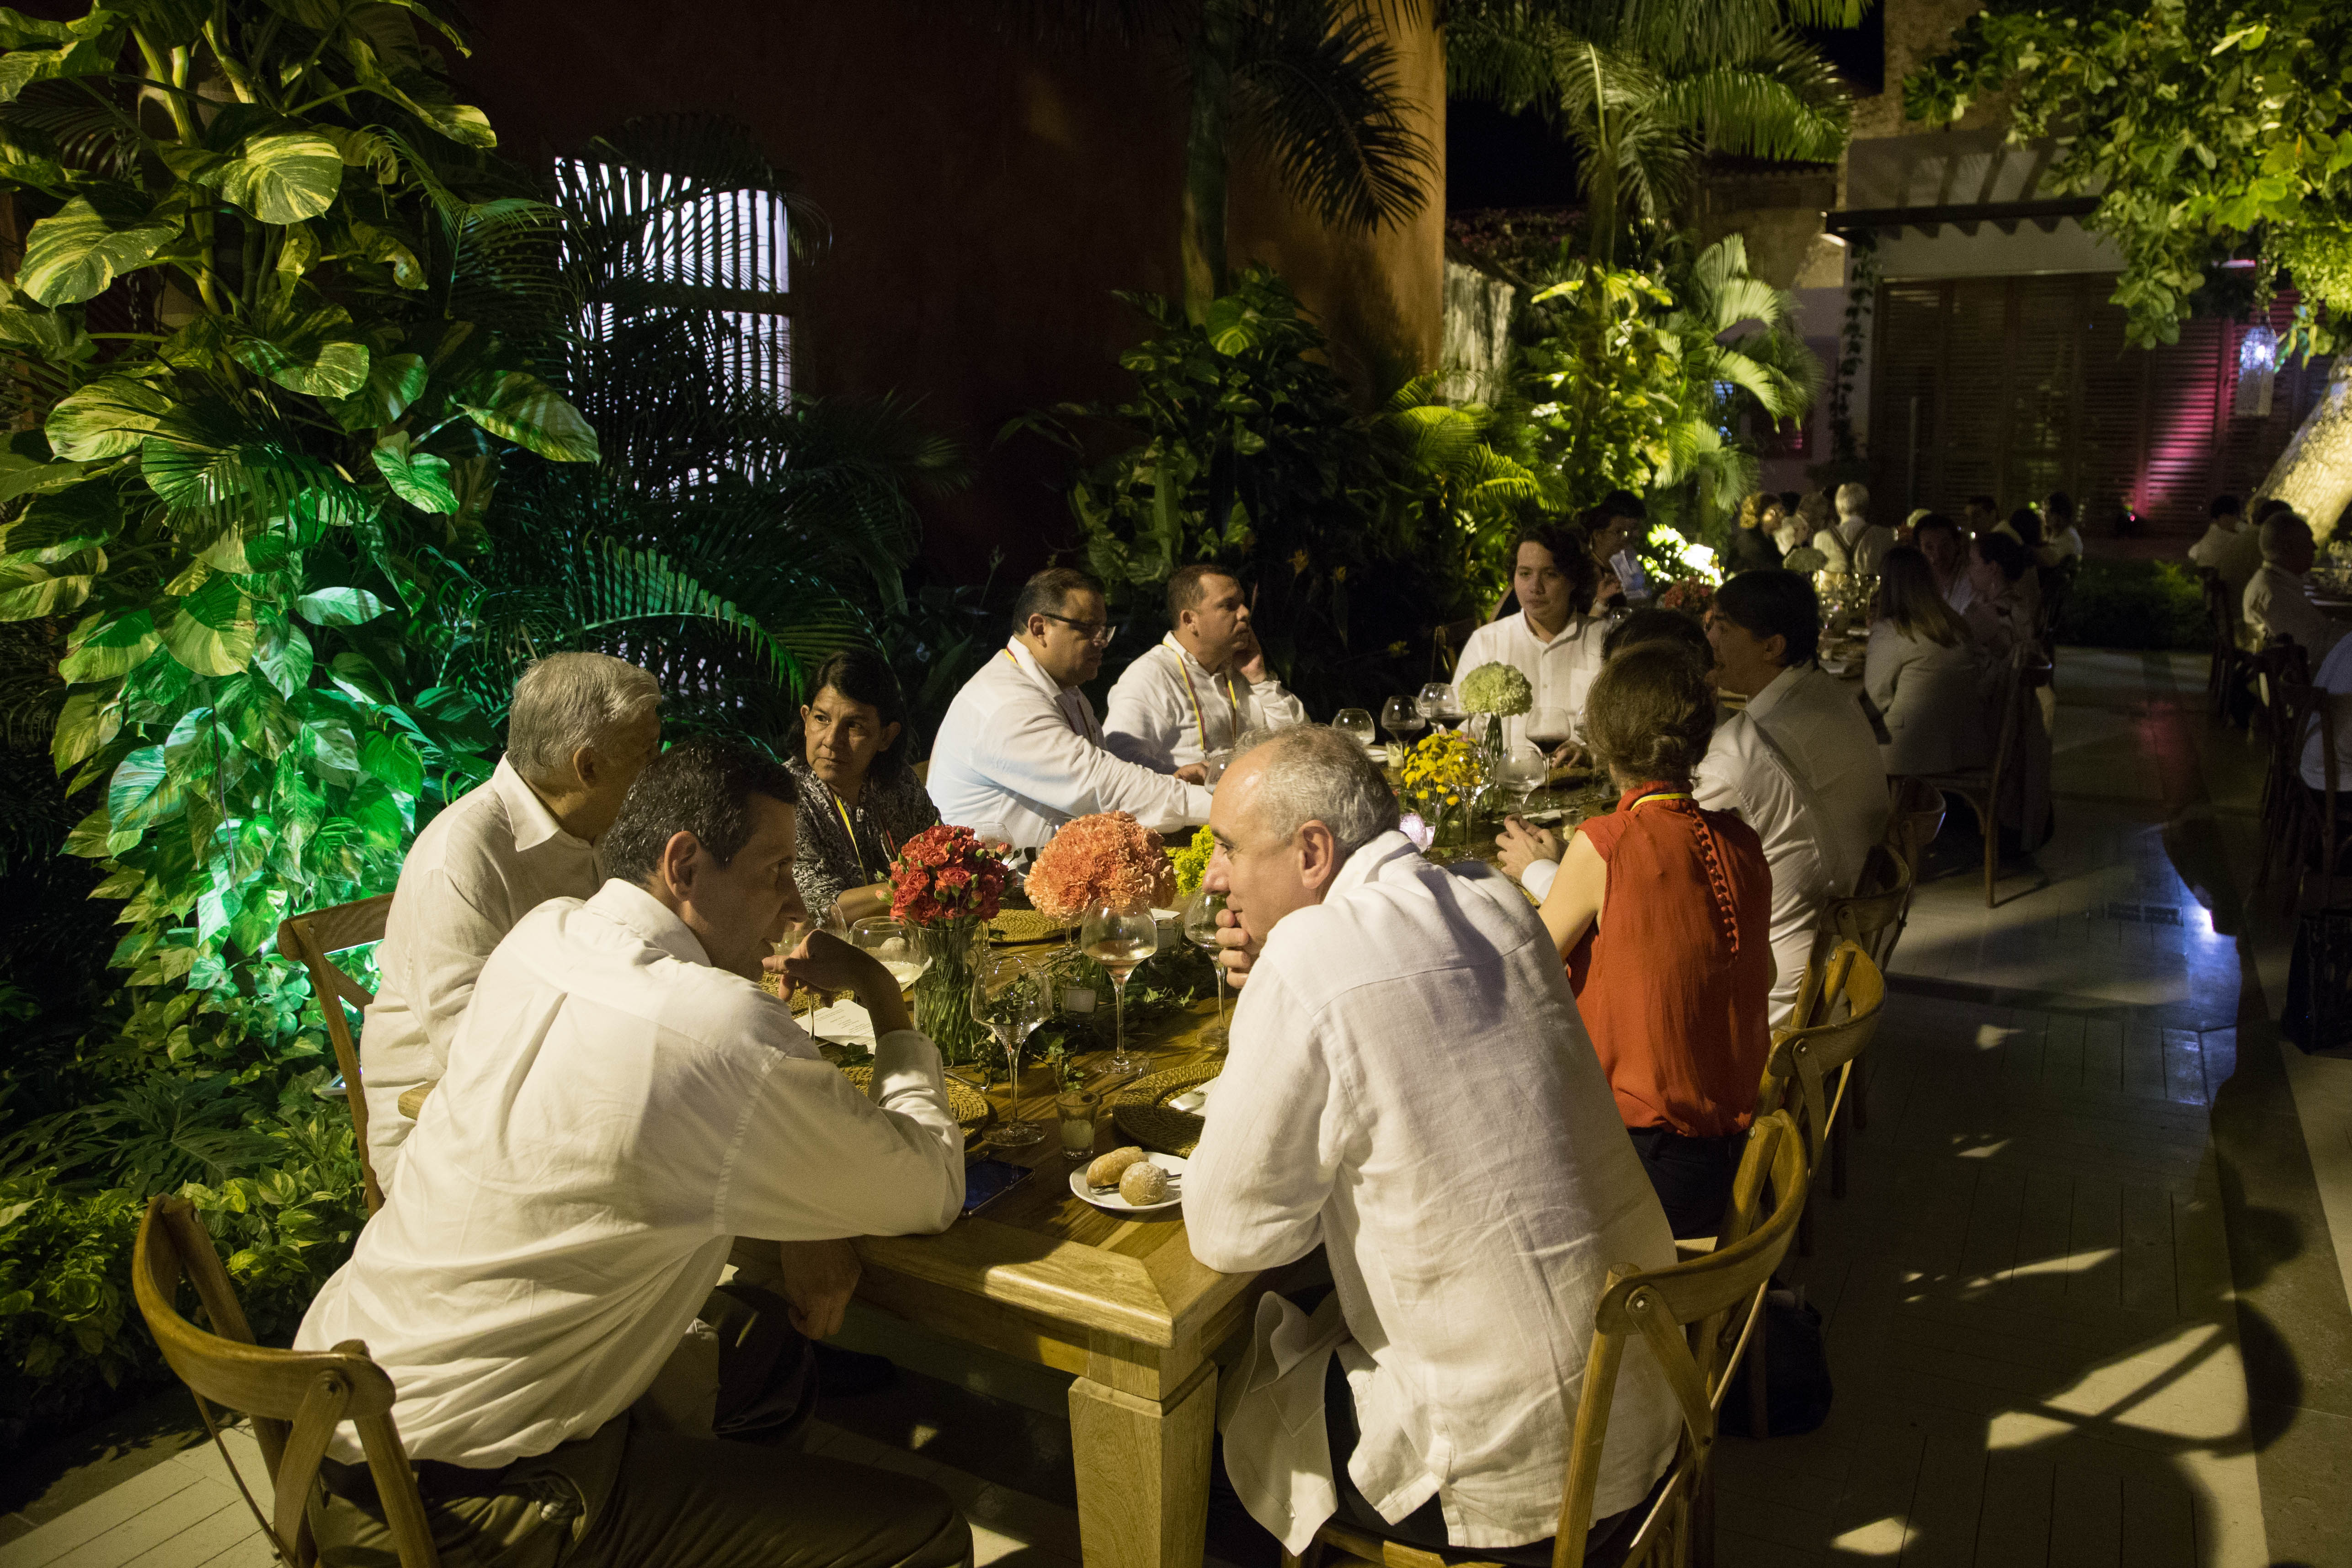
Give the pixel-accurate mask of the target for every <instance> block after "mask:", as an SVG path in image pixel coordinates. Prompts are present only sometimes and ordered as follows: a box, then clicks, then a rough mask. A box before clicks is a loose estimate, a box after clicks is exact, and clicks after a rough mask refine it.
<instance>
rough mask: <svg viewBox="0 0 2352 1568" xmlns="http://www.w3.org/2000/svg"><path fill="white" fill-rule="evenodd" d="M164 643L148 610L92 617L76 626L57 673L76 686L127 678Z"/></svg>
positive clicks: (62, 766) (63, 765)
mask: <svg viewBox="0 0 2352 1568" xmlns="http://www.w3.org/2000/svg"><path fill="white" fill-rule="evenodd" d="M162 644H163V636H162V634H161V633H159V632H157V631H156V629H155V617H154V616H152V614H150V613H149V612H147V611H145V610H133V611H131V612H130V613H129V614H128V615H121V616H114V617H112V618H111V619H106V618H103V617H101V616H95V615H93V616H88V617H86V618H85V619H84V620H83V621H82V623H81V625H79V626H76V627H75V628H74V630H73V635H72V636H71V637H68V639H67V643H66V646H67V649H68V652H67V654H66V657H65V658H64V660H63V662H61V663H60V664H59V665H58V674H59V675H61V676H63V677H64V678H65V679H67V680H68V681H70V682H75V683H79V682H82V681H89V680H106V679H110V678H112V677H114V676H118V675H127V674H129V673H130V672H131V670H132V669H134V668H138V667H139V666H140V665H142V664H143V663H145V662H146V660H147V656H148V655H149V654H151V653H153V652H154V651H155V649H156V648H157V647H161V646H162ZM83 755H88V753H87V752H85V753H83ZM79 760H80V758H79V757H77V758H76V759H75V761H77V762H79ZM66 766H67V764H66V763H58V772H59V773H63V772H64V771H65V770H66Z"/></svg>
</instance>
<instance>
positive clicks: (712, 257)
mask: <svg viewBox="0 0 2352 1568" xmlns="http://www.w3.org/2000/svg"><path fill="white" fill-rule="evenodd" d="M555 178H556V185H557V188H558V190H559V191H560V192H561V193H562V198H563V200H564V203H565V205H568V206H571V207H572V209H573V210H574V211H575V212H577V213H579V214H581V215H583V216H585V217H587V218H588V220H589V221H590V224H591V226H592V228H593V232H594V233H595V234H597V235H598V236H600V237H603V238H604V242H605V247H604V254H603V255H601V256H600V257H598V258H596V260H597V268H596V271H597V273H598V275H599V276H600V277H601V278H602V279H605V280H606V282H607V283H608V285H609V287H607V288H606V289H604V290H602V292H603V293H604V295H605V296H606V297H604V298H595V297H593V296H592V298H591V300H590V301H589V304H588V307H587V310H586V313H585V317H584V319H583V322H582V327H583V333H584V335H586V336H587V337H589V338H590V339H592V340H594V339H599V338H605V337H609V335H610V334H611V332H612V331H613V329H614V324H615V322H616V321H617V320H618V318H619V315H620V313H621V312H622V311H623V310H635V309H643V308H646V307H653V308H656V309H660V308H667V309H674V310H702V311H707V312H709V316H710V319H711V321H712V322H713V324H714V325H716V326H718V327H719V328H720V329H721V330H720V331H718V332H715V333H714V334H712V336H713V353H714V355H715V356H716V363H717V365H718V368H719V370H720V372H721V373H722V374H724V375H725V376H726V377H727V379H728V380H730V381H731V382H733V383H735V384H738V385H740V386H742V387H744V388H746V389H747V390H752V391H758V392H763V393H766V394H768V395H772V396H774V397H777V398H782V397H785V396H788V395H790V394H791V392H792V386H793V295H792V228H791V223H790V219H789V216H788V215H787V212H786V208H785V204H784V201H783V198H782V197H781V196H779V195H774V194H773V193H772V192H768V191H747V190H714V189H711V188H709V187H708V186H706V185H703V184H700V183H699V182H698V181H696V180H694V179H692V178H690V177H688V176H685V175H681V174H668V173H664V172H661V171H657V170H652V169H644V168H638V167H635V166H633V165H629V164H624V163H602V162H595V161H592V160H588V159H581V158H566V159H562V160H559V161H558V162H557V163H556V168H555Z"/></svg>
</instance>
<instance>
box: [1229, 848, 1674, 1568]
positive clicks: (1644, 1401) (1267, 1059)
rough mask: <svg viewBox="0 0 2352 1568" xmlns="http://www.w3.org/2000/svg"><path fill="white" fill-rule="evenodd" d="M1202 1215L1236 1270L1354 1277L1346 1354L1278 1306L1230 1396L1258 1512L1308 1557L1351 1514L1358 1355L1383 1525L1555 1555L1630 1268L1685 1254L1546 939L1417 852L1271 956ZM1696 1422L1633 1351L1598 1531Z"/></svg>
mask: <svg viewBox="0 0 2352 1568" xmlns="http://www.w3.org/2000/svg"><path fill="white" fill-rule="evenodd" d="M1184 1211H1185V1223H1186V1226H1187V1228H1188V1230H1189V1232H1190V1234H1191V1237H1192V1252H1193V1256H1195V1257H1196V1258H1199V1259H1200V1260H1201V1261H1202V1263H1204V1264H1206V1265H1208V1266H1209V1267H1210V1268H1220V1269H1226V1270H1232V1271H1236V1272H1238V1271H1241V1270H1245V1269H1259V1268H1275V1267H1276V1266H1278V1265H1281V1264H1285V1263H1288V1262H1291V1261H1293V1260H1294V1259H1297V1258H1303V1257H1305V1256H1306V1255H1307V1253H1309V1252H1311V1251H1313V1250H1314V1249H1315V1248H1316V1247H1318V1246H1320V1247H1324V1248H1325V1250H1326V1252H1327V1254H1328V1257H1329V1259H1330V1265H1331V1277H1332V1279H1333V1280H1334V1282H1335V1283H1336V1285H1337V1290H1336V1292H1335V1296H1336V1299H1337V1300H1338V1302H1339V1314H1340V1316H1341V1318H1343V1319H1344V1324H1345V1327H1344V1333H1342V1332H1341V1331H1340V1330H1339V1325H1338V1324H1336V1323H1335V1324H1330V1325H1329V1330H1330V1331H1328V1332H1318V1331H1317V1330H1318V1329H1319V1328H1321V1327H1323V1326H1324V1323H1325V1322H1326V1321H1328V1320H1327V1319H1326V1318H1325V1315H1324V1314H1322V1313H1318V1318H1317V1319H1316V1320H1308V1319H1307V1318H1306V1317H1305V1315H1304V1314H1302V1313H1301V1312H1300V1311H1299V1310H1298V1309H1297V1307H1295V1306H1293V1305H1291V1304H1290V1303H1289V1302H1288V1301H1286V1300H1284V1299H1283V1298H1281V1297H1280V1296H1276V1295H1268V1296H1266V1297H1265V1299H1264V1300H1262V1301H1261V1302H1260V1304H1259V1308H1258V1317H1257V1331H1256V1337H1255V1342H1254V1343H1253V1345H1252V1347H1251V1349H1250V1350H1249V1352H1247V1353H1246V1355H1245V1356H1244V1361H1243V1363H1242V1364H1241V1366H1240V1367H1239V1368H1237V1369H1236V1371H1235V1373H1234V1375H1233V1377H1232V1378H1231V1379H1229V1380H1227V1381H1226V1382H1225V1384H1224V1385H1223V1386H1224V1394H1223V1398H1222V1399H1221V1401H1220V1404H1221V1410H1220V1413H1219V1426H1221V1427H1222V1429H1223V1432H1224V1439H1225V1465H1226V1468H1227V1470H1228V1471H1229V1472H1230V1474H1231V1475H1232V1477H1233V1479H1234V1489H1235V1490H1236V1491H1237V1492H1239V1494H1240V1496H1241V1499H1242V1500H1243V1501H1244V1503H1245V1504H1246V1505H1248V1508H1249V1510H1250V1513H1251V1515H1252V1516H1253V1517H1254V1518H1255V1519H1256V1520H1257V1521H1258V1522H1260V1523H1261V1524H1263V1525H1265V1528H1266V1529H1267V1530H1268V1531H1271V1532H1273V1534H1275V1535H1276V1537H1277V1538H1279V1539H1280V1540H1281V1541H1282V1542H1283V1543H1284V1545H1285V1546H1286V1547H1287V1548H1288V1549H1289V1550H1290V1551H1291V1552H1294V1553H1296V1552H1299V1551H1301V1550H1302V1549H1303V1548H1304V1547H1305V1545H1306V1543H1307V1540H1308V1538H1309V1537H1310V1536H1311V1535H1312V1534H1313V1532H1314V1531H1315V1528H1316V1526H1317V1525H1318V1524H1319V1523H1321V1522H1322V1521H1323V1520H1324V1519H1325V1518H1327V1517H1328V1515H1329V1513H1330V1511H1331V1509H1332V1506H1333V1491H1332V1482H1331V1474H1332V1471H1331V1455H1330V1447H1329V1444H1328V1436H1327V1434H1326V1431H1325V1428H1324V1417H1323V1379H1324V1373H1325V1368H1326V1366H1327V1364H1328V1360H1329V1357H1330V1356H1331V1355H1332V1354H1334V1353H1337V1354H1338V1355H1339V1359H1340V1364H1341V1366H1342V1367H1343V1368H1344V1369H1345V1371H1346V1373H1347V1376H1348V1383H1349V1389H1350V1391H1351V1393H1352V1394H1353V1396H1354V1400H1355V1407H1356V1415H1357V1420H1358V1423H1359V1425H1360V1428H1361V1432H1362V1437H1361V1440H1360V1443H1359V1445H1358V1447H1357V1448H1356V1452H1355V1456H1354V1458H1352V1459H1351V1460H1350V1461H1349V1467H1348V1469H1349V1476H1350V1477H1351V1478H1352V1479H1354V1481H1355V1483H1356V1485H1357V1486H1358V1488H1360V1489H1361V1490H1362V1492H1363V1494H1364V1495H1365V1496H1366V1497H1367V1498H1369V1499H1370V1500H1371V1501H1372V1503H1373V1504H1374V1505H1375V1506H1376V1507H1378V1508H1379V1510H1381V1514H1382V1516H1383V1517H1385V1518H1387V1519H1389V1520H1391V1521H1397V1520H1401V1519H1402V1518H1404V1517H1405V1516H1406V1515H1407V1514H1409V1513H1411V1512H1412V1510H1414V1509H1416V1508H1418V1507H1420V1506H1421V1505H1422V1504H1423V1503H1424V1502H1426V1501H1427V1500H1429V1498H1430V1497H1431V1496H1432V1495H1434V1496H1436V1497H1437V1499H1438V1500H1439V1501H1440V1504H1441V1505H1442V1507H1443V1508H1444V1514H1445V1524H1446V1531H1447V1535H1448V1537H1449V1538H1450V1539H1451V1541H1452V1542H1453V1543H1454V1545H1455V1546H1466V1547H1496V1546H1511V1545H1517V1544H1520V1543H1523V1542H1531V1541H1540V1540H1542V1539H1544V1538H1545V1537H1547V1536H1549V1535H1550V1534H1551V1533H1552V1532H1553V1531H1554V1530H1555V1529H1556V1528H1557V1526H1558V1521H1559V1503H1560V1497H1559V1485H1560V1477H1561V1476H1562V1474H1564V1473H1565V1471H1566V1468H1567V1457H1568V1447H1567V1445H1568V1431H1569V1422H1570V1413H1571V1412H1573V1411H1574V1410H1575V1408H1576V1403H1577V1400H1578V1399H1579V1397H1580V1395H1581V1394H1582V1390H1583V1382H1584V1367H1585V1357H1586V1352H1587V1351H1588V1350H1589V1348H1590V1346H1591V1335H1592V1313H1593V1309H1594V1306H1595V1305H1596V1304H1597V1302H1598V1301H1599V1300H1600V1296H1601V1288H1602V1286H1603V1284H1604V1283H1605V1281H1606V1279H1607V1278H1608V1274H1609V1269H1610V1268H1611V1267H1612V1265H1614V1264H1619V1263H1630V1264H1633V1265H1634V1266H1635V1267H1637V1268H1665V1267H1667V1266H1669V1265H1671V1264H1672V1263H1673V1262H1674V1261H1675V1244H1674V1241H1673V1238H1672V1237H1671V1235H1670V1234H1669V1232H1668V1230H1667V1227H1666V1219H1665V1214H1664V1211H1663V1210H1662V1209H1660V1208H1659V1206H1658V1200H1657V1197H1656V1195H1655V1194H1654V1192H1653V1191H1652V1190H1651V1186H1650V1182H1649V1178H1648V1177H1647V1176H1646V1175H1644V1174H1643V1171H1642V1166H1641V1163H1640V1161H1639V1160H1638V1159H1637V1158H1636V1157H1635V1155H1634V1153H1633V1142H1632V1140H1631V1139H1629V1138H1628V1137H1627V1136H1626V1134H1625V1128H1624V1125H1623V1123H1622V1121H1621V1120H1620V1119H1619V1117H1618V1114H1617V1104H1616V1101H1615V1100H1614V1099H1613V1098H1612V1095H1611V1094H1610V1090H1609V1083H1608V1079H1606V1077H1604V1076H1603V1074H1602V1072H1601V1063H1600V1060H1599V1058H1596V1057H1595V1056H1594V1054H1593V1050H1592V1042H1591V1039H1590V1038H1589V1037H1587V1036H1586V1034H1585V1032H1584V1026H1583V1024H1582V1023H1581V1022H1580V1020H1579V1019H1578V1017H1577V1014H1576V1004H1575V1001H1574V1000H1573V999H1572V998H1571V997H1570V994H1569V989H1568V974H1567V971H1566V970H1565V969H1564V968H1563V967H1562V966H1561V964H1560V962H1559V953H1557V952H1554V951H1553V950H1552V945H1551V939H1550V938H1549V935H1548V934H1547V933H1546V932H1545V931H1544V928H1543V923H1542V922H1541V921H1539V920H1538V919H1537V918H1536V912H1535V910H1532V909H1530V908H1528V902H1527V900H1525V899H1524V898H1522V897H1520V895H1519V892H1518V890H1517V889H1516V888H1514V887H1513V886H1512V885H1511V883H1510V882H1509V881H1508V880H1507V879H1504V878H1502V877H1500V876H1497V875H1496V874H1495V873H1494V872H1493V871H1491V870H1489V869H1488V868H1486V867H1483V866H1478V865H1475V863H1474V864H1471V865H1468V866H1464V867H1455V868H1451V869H1447V870H1440V869H1439V868H1436V867H1434V866H1432V865H1431V864H1429V862H1427V861H1426V860H1423V858H1421V857H1420V856H1419V855H1418V854H1416V853H1415V852H1414V850H1413V847H1412V842H1411V841H1410V840H1409V839H1407V838H1406V837H1404V836H1403V835H1402V834H1401V833H1388V834H1383V835H1382V836H1381V837H1379V838H1376V839H1374V840H1373V841H1372V842H1371V843H1370V844H1368V845H1366V846H1365V847H1363V848H1361V849H1360V850H1358V851H1357V852H1356V853H1355V854H1354V855H1353V856H1351V857H1350V858H1349V860H1348V862H1347V864H1346V865H1345V866H1343V867H1341V868H1340V870H1339V877H1338V879H1336V880H1335V881H1334V882H1333V883H1332V886H1331V890H1330V893H1329V895H1328V897H1327V898H1326V899H1325V900H1324V901H1323V902H1322V903H1320V904H1318V905H1315V906H1313V907H1311V908H1308V909H1304V910H1298V911H1297V912H1296V913H1294V914H1291V915H1289V916H1287V917H1286V918H1285V919H1284V920H1283V921H1282V922H1281V923H1280V924H1279V925H1277V926H1276V928H1275V929H1274V931H1273V933H1272V934H1271V935H1270V936H1269V937H1268V938H1267V941H1266V944H1265V952H1263V953H1262V954H1261V955H1260V956H1259V958H1258V960H1257V963H1256V964H1255V966H1254V967H1253V968H1252V970H1251V972H1250V980H1249V984H1248V986H1247V987H1246V988H1245V989H1244V991H1243V992H1242V996H1241V1003H1240V1005H1239V1007H1238V1008H1237V1009H1236V1011H1235V1012H1234V1040H1233V1048H1232V1053H1231V1056H1230V1057H1229V1058H1228V1060H1227V1062H1226V1064H1225V1069H1224V1074H1223V1078H1222V1079H1221V1080H1220V1081H1219V1084H1218V1089H1217V1097H1216V1102H1215V1109H1214V1110H1213V1112H1212V1113H1211V1115H1210V1117H1209V1121H1208V1126H1207V1129H1206V1131H1204V1132H1203V1133H1202V1138H1201V1143H1200V1147H1199V1148H1198V1149H1196V1150H1195V1151H1194V1152H1193V1153H1192V1163H1191V1166H1190V1168H1189V1169H1188V1171H1187V1173H1186V1176H1185V1193H1184ZM1680 1421H1681V1417H1680V1415H1679V1413H1678V1411H1677V1409H1676V1406H1675V1402H1674V1397H1673V1395H1672V1394H1670V1393H1669V1392H1668V1391H1667V1388H1666V1384H1665V1379H1664V1375H1663V1373H1660V1372H1659V1370H1658V1366H1657V1363H1656V1361H1655V1360H1654V1358H1653V1357H1652V1356H1651V1354H1650V1352H1649V1351H1648V1349H1647V1348H1646V1347H1645V1346H1643V1345H1642V1344H1641V1343H1640V1342H1634V1343H1633V1344H1631V1345H1629V1346H1627V1347H1626V1352H1625V1359H1624V1362H1623V1364H1622V1369H1621V1370H1620V1372H1619V1373H1618V1385H1617V1395H1616V1401H1615V1404H1614V1405H1613V1406H1612V1415H1611V1417H1610V1422H1609V1437H1608V1446H1607V1447H1606V1449H1605V1450H1604V1452H1603V1455H1602V1460H1601V1482H1600V1490H1599V1494H1598V1496H1597V1497H1596V1498H1595V1500H1594V1502H1593V1514H1594V1516H1595V1517H1596V1518H1600V1517H1605V1516H1607V1515H1609V1514H1612V1513H1616V1512H1619V1511H1621V1510H1624V1509H1628V1508H1631V1507H1633V1505H1634V1504H1635V1503H1637V1502H1639V1501H1640V1500H1642V1497H1643V1494H1644V1493H1645V1492H1647V1491H1648V1490H1649V1488H1650V1484H1651V1483H1652V1482H1653V1481H1654V1480H1655V1479H1657V1478H1658V1476H1659V1475H1660V1474H1661V1473H1662V1472H1663V1471H1664V1469H1665V1467H1666V1463H1667V1461H1668V1459H1669V1458H1671V1457H1672V1456H1673V1452H1674V1447H1675V1436H1676V1434H1677V1432H1678V1431H1679V1430H1680Z"/></svg>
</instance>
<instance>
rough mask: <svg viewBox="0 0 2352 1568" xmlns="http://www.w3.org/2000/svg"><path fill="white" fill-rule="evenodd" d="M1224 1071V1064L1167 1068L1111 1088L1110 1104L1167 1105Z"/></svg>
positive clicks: (1214, 1063)
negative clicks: (1164, 1070)
mask: <svg viewBox="0 0 2352 1568" xmlns="http://www.w3.org/2000/svg"><path fill="white" fill-rule="evenodd" d="M1224 1070H1225V1068H1224V1064H1223V1062H1210V1063H1207V1064H1198V1063H1196V1064H1195V1065H1193V1066H1192V1067H1188V1068H1169V1069H1168V1070H1167V1071H1166V1072H1155V1073H1146V1074H1145V1075H1144V1076H1143V1077H1141V1078H1139V1079H1135V1080H1134V1081H1132V1082H1130V1083H1124V1084H1121V1085H1120V1086H1119V1087H1118V1089H1113V1090H1112V1091H1111V1101H1110V1102H1111V1104H1112V1105H1114V1106H1120V1105H1166V1104H1167V1103H1168V1102H1169V1101H1170V1100H1173V1099H1175V1098H1176V1097H1177V1096H1178V1095H1180V1094H1181V1093H1183V1092H1184V1091H1185V1090H1186V1089H1193V1088H1196V1087H1198V1086H1199V1085H1201V1084H1204V1083H1206V1082H1208V1081H1209V1080H1210V1079H1213V1078H1214V1077H1216V1076H1217V1075H1218V1074H1219V1073H1221V1072H1223V1071H1224ZM1178 1114H1179V1115H1181V1114H1182V1112H1181V1111H1180V1112H1178Z"/></svg>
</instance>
